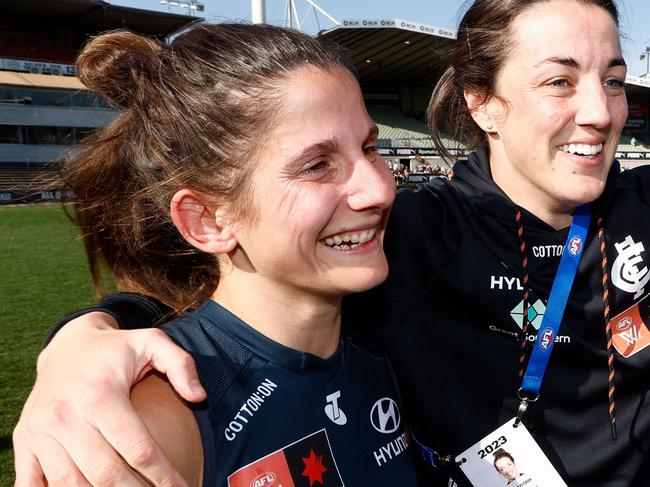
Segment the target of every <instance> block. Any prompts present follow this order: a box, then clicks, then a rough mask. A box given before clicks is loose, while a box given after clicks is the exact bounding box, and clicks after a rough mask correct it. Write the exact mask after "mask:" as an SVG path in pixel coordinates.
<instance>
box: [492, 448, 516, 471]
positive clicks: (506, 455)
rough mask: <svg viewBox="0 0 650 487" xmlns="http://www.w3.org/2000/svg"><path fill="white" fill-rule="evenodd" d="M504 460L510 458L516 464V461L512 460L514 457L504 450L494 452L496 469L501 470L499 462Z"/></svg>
mask: <svg viewBox="0 0 650 487" xmlns="http://www.w3.org/2000/svg"><path fill="white" fill-rule="evenodd" d="M502 458H509V459H510V461H511V462H512V463H515V459H514V458H512V455H511V454H510V453H508V452H507V451H505V450H504V449H503V448H499V449H498V450H497V451H495V452H494V462H492V464H493V465H494V468H496V469H497V470H499V468H498V467H497V462H498V461H499V460H501V459H502Z"/></svg>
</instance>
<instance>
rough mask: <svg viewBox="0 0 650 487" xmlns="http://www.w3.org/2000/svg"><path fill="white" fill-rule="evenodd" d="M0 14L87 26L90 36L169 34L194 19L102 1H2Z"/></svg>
mask: <svg viewBox="0 0 650 487" xmlns="http://www.w3.org/2000/svg"><path fill="white" fill-rule="evenodd" d="M0 13H3V14H14V15H20V16H24V18H25V19H28V18H42V19H47V20H48V21H49V22H52V23H57V22H58V23H66V24H69V23H73V24H76V25H90V26H92V27H93V29H92V32H93V33H94V32H96V29H97V27H98V26H100V27H101V28H102V29H114V28H120V27H127V28H130V29H133V30H136V31H138V32H140V33H143V34H151V35H166V34H170V33H172V32H174V31H176V30H178V29H179V28H181V27H182V26H184V25H187V24H188V23H189V22H191V21H193V20H196V18H192V17H189V16H187V15H178V14H172V13H167V12H157V11H153V10H142V9H138V8H131V7H122V6H117V5H111V4H110V3H108V2H105V1H103V0H2V2H1V3H0Z"/></svg>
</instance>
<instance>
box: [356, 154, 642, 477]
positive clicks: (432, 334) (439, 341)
mask: <svg viewBox="0 0 650 487" xmlns="http://www.w3.org/2000/svg"><path fill="white" fill-rule="evenodd" d="M593 212H594V216H593V217H592V222H591V226H590V229H589V234H588V237H587V242H586V247H585V250H584V254H583V257H582V261H581V263H580V267H579V269H578V273H577V275H576V278H575V281H574V285H573V289H572V292H571V294H570V297H569V302H568V304H567V308H566V311H565V314H564V319H563V321H562V326H561V328H560V330H559V333H558V339H557V340H556V343H555V348H554V350H553V353H552V356H551V359H550V364H549V367H548V369H547V372H546V376H545V377H544V381H543V384H542V388H541V397H540V399H539V401H538V402H537V403H535V404H534V405H532V406H530V407H529V412H528V414H527V416H526V424H527V426H528V428H529V429H530V430H531V433H532V434H533V436H534V437H535V439H536V440H537V442H538V443H539V445H540V446H541V448H542V450H543V451H544V452H545V453H546V455H547V456H548V457H549V459H550V460H551V462H552V463H553V464H554V466H555V468H556V469H557V470H558V472H559V473H560V475H561V476H562V477H563V479H565V481H566V483H567V484H568V485H570V486H574V485H581V486H582V485H584V486H608V487H614V486H621V487H622V486H628V485H638V486H641V485H648V482H649V480H648V478H650V477H649V475H650V456H648V448H649V447H650V398H648V389H649V386H650V347H648V348H647V349H645V350H640V351H638V353H635V354H634V355H632V356H630V357H628V358H623V357H622V356H621V355H620V354H619V353H616V374H617V375H616V393H615V398H616V408H617V412H616V418H617V419H616V422H617V431H618V439H617V440H616V441H613V440H612V437H611V430H610V425H609V417H608V380H607V372H608V366H607V358H608V354H607V348H606V334H605V320H604V317H603V302H602V296H603V286H602V283H601V280H602V273H601V252H600V250H599V241H598V238H597V235H596V231H597V230H596V224H595V220H596V218H597V217H598V216H602V218H603V222H604V228H605V234H606V241H607V246H606V252H607V257H608V261H609V265H608V269H609V271H610V273H611V272H612V268H613V267H614V262H615V260H616V258H617V257H618V254H619V251H618V250H617V248H616V244H619V247H621V248H624V247H625V246H626V238H628V237H630V238H631V239H632V240H633V241H634V243H635V245H633V246H632V247H631V248H629V249H627V250H622V256H621V258H620V259H619V262H618V264H617V268H616V270H617V271H618V276H616V275H610V281H612V283H611V284H610V286H609V300H610V306H611V316H612V317H615V316H616V315H617V314H619V313H621V312H622V311H624V310H625V309H626V308H628V307H630V306H632V305H633V304H635V303H639V302H640V301H642V300H643V298H644V296H646V295H647V294H648V293H650V283H648V284H647V285H643V284H644V280H648V279H650V271H649V270H648V268H647V267H650V167H643V168H638V169H635V170H631V171H626V172H623V173H619V166H618V163H616V162H615V163H614V166H613V168H612V170H611V172H610V175H609V178H608V181H607V185H606V189H605V192H604V194H603V195H602V196H601V198H599V200H598V201H596V202H594V204H593ZM515 213H516V207H515V206H514V204H513V203H512V201H511V200H510V199H509V198H508V197H507V196H506V195H505V194H504V193H503V192H502V191H501V190H500V189H499V188H498V187H497V186H496V185H495V184H494V182H493V181H492V179H491V176H490V169H489V164H488V161H487V155H486V152H485V151H478V152H476V153H474V154H472V155H471V157H470V158H469V160H468V161H465V162H459V163H457V164H456V165H455V167H454V177H453V179H452V180H451V181H447V180H444V179H438V180H435V181H433V182H432V183H429V184H427V185H425V186H424V187H423V188H422V189H421V190H420V191H418V192H401V193H400V194H399V195H398V198H397V201H396V204H395V207H394V209H393V213H392V215H391V220H390V226H389V229H388V230H387V232H386V234H387V241H386V243H385V249H386V253H387V255H388V259H389V263H390V274H389V277H388V280H387V281H386V282H385V283H384V284H383V285H382V286H380V287H379V288H376V289H375V290H373V291H371V292H369V293H366V294H365V295H363V296H357V297H354V298H352V299H350V301H349V302H348V307H347V308H346V311H347V315H346V314H344V316H346V321H348V322H351V323H359V322H360V317H361V316H364V317H366V321H365V323H366V325H367V328H366V329H365V330H364V331H365V333H369V334H372V335H374V336H375V337H377V338H378V339H379V341H380V343H381V345H382V347H383V348H384V350H385V352H386V354H387V356H388V357H389V359H390V361H391V364H392V366H393V368H394V370H395V373H396V376H397V378H398V383H399V385H400V388H401V392H402V395H403V399H404V402H405V405H406V412H407V417H408V418H409V421H410V423H411V428H412V430H413V432H414V434H415V436H416V437H417V438H418V439H419V440H420V441H422V442H423V443H425V444H427V445H428V446H430V447H432V448H433V449H434V450H436V451H438V452H439V453H441V454H442V455H446V454H452V455H457V454H459V453H460V452H462V451H463V450H465V449H466V448H468V447H469V446H471V445H473V444H474V443H475V442H477V441H478V440H479V439H481V438H482V437H483V436H485V435H486V434H488V433H489V432H491V431H492V430H494V429H496V428H497V427H498V426H500V425H501V424H503V423H505V422H506V421H507V420H509V419H510V418H512V417H513V416H514V415H515V413H516V410H517V405H518V401H517V400H516V391H517V389H518V387H519V381H518V379H517V369H518V366H517V362H518V358H519V348H520V342H519V338H518V335H519V333H520V332H521V328H520V325H518V324H517V321H518V322H519V323H521V318H522V298H523V288H522V286H521V277H522V264H521V262H522V256H521V253H520V251H519V240H518V237H517V227H516V222H515ZM522 213H523V217H522V222H523V229H524V238H525V241H526V245H527V255H528V261H529V264H528V266H529V288H530V290H531V294H530V298H529V302H530V304H531V305H532V306H533V308H534V309H533V310H532V311H531V312H530V313H529V317H531V320H532V322H533V323H532V324H533V326H537V327H538V326H539V322H540V321H541V315H542V314H543V312H544V310H545V303H546V301H547V300H548V296H549V293H550V288H551V284H552V282H553V279H554V277H555V272H556V269H557V266H558V264H559V261H560V257H561V248H562V246H563V245H564V243H565V241H566V238H567V234H568V228H565V229H562V230H559V231H556V230H554V229H553V228H552V227H550V226H549V225H547V224H546V223H544V222H543V221H541V220H539V219H538V218H537V217H535V216H534V215H532V214H530V213H528V212H526V211H525V210H523V211H522ZM627 242H628V243H629V242H630V241H629V240H627ZM638 243H641V244H642V246H643V250H641V246H639V245H638ZM639 251H640V252H639ZM621 264H623V265H621ZM622 281H623V282H622ZM635 285H636V288H637V289H636V290H634V291H633V292H629V290H630V289H632V288H634V287H635ZM619 286H620V287H623V288H624V289H627V290H628V291H625V290H622V289H620V288H619ZM641 288H642V289H641ZM635 295H637V297H636V298H635ZM642 304H643V306H642V308H644V309H641V314H642V316H643V317H644V318H645V320H644V321H645V323H646V324H647V326H648V327H649V328H650V323H648V320H647V315H648V313H647V309H648V304H650V302H647V301H645V302H644V303H642ZM619 319H620V317H619ZM613 322H614V320H612V323H613ZM530 331H531V332H532V333H533V336H530V337H529V341H530V340H534V339H535V337H534V334H535V333H536V330H535V329H530ZM646 331H647V330H646ZM646 331H643V330H640V333H641V334H644V333H646ZM628 332H629V330H628ZM647 334H648V335H650V332H648V333H647ZM629 337H630V334H629V333H628V338H629ZM634 338H635V336H632V339H634ZM647 338H648V339H650V336H648V337H647ZM640 340H643V339H640ZM649 343H650V342H649ZM531 348H532V346H529V347H528V349H529V351H530V349H531ZM453 477H454V479H456V480H457V481H458V482H459V483H461V484H462V482H461V479H462V478H463V476H462V475H458V474H457V473H454V474H453ZM443 485H446V483H445V484H443Z"/></svg>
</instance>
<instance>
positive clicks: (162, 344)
mask: <svg viewBox="0 0 650 487" xmlns="http://www.w3.org/2000/svg"><path fill="white" fill-rule="evenodd" d="M142 331H145V332H146V334H143V335H141V336H136V335H134V336H133V337H132V339H133V340H135V341H136V342H143V343H141V344H134V348H135V349H138V348H146V349H147V350H148V352H147V353H146V354H145V355H146V356H147V358H148V361H149V365H150V366H151V367H153V368H154V369H156V370H157V371H159V372H161V373H163V374H166V375H167V378H168V379H169V382H170V383H171V384H172V386H173V387H174V389H175V390H176V392H178V394H180V396H181V397H182V398H183V399H185V400H186V401H190V402H201V401H203V400H204V399H205V398H206V392H205V389H203V387H202V386H201V382H200V381H199V376H198V373H197V372H196V365H195V364H194V360H193V359H192V356H191V355H190V354H189V353H187V352H186V351H185V350H183V349H182V348H180V347H179V346H178V345H177V344H176V343H174V342H173V340H172V339H171V338H169V337H168V336H167V335H166V334H165V333H163V332H162V331H160V330H142ZM155 332H158V333H155ZM142 369H143V370H146V369H145V368H144V367H142Z"/></svg>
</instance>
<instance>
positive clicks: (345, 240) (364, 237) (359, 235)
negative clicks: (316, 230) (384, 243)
mask: <svg viewBox="0 0 650 487" xmlns="http://www.w3.org/2000/svg"><path fill="white" fill-rule="evenodd" d="M375 233H377V228H369V229H367V230H362V231H358V232H346V233H339V234H337V235H331V236H329V237H327V238H324V239H322V240H321V243H324V244H325V245H327V246H328V247H331V248H333V249H336V250H351V249H356V248H357V247H359V246H361V245H363V244H365V243H367V242H370V241H371V240H372V239H373V238H375Z"/></svg>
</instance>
